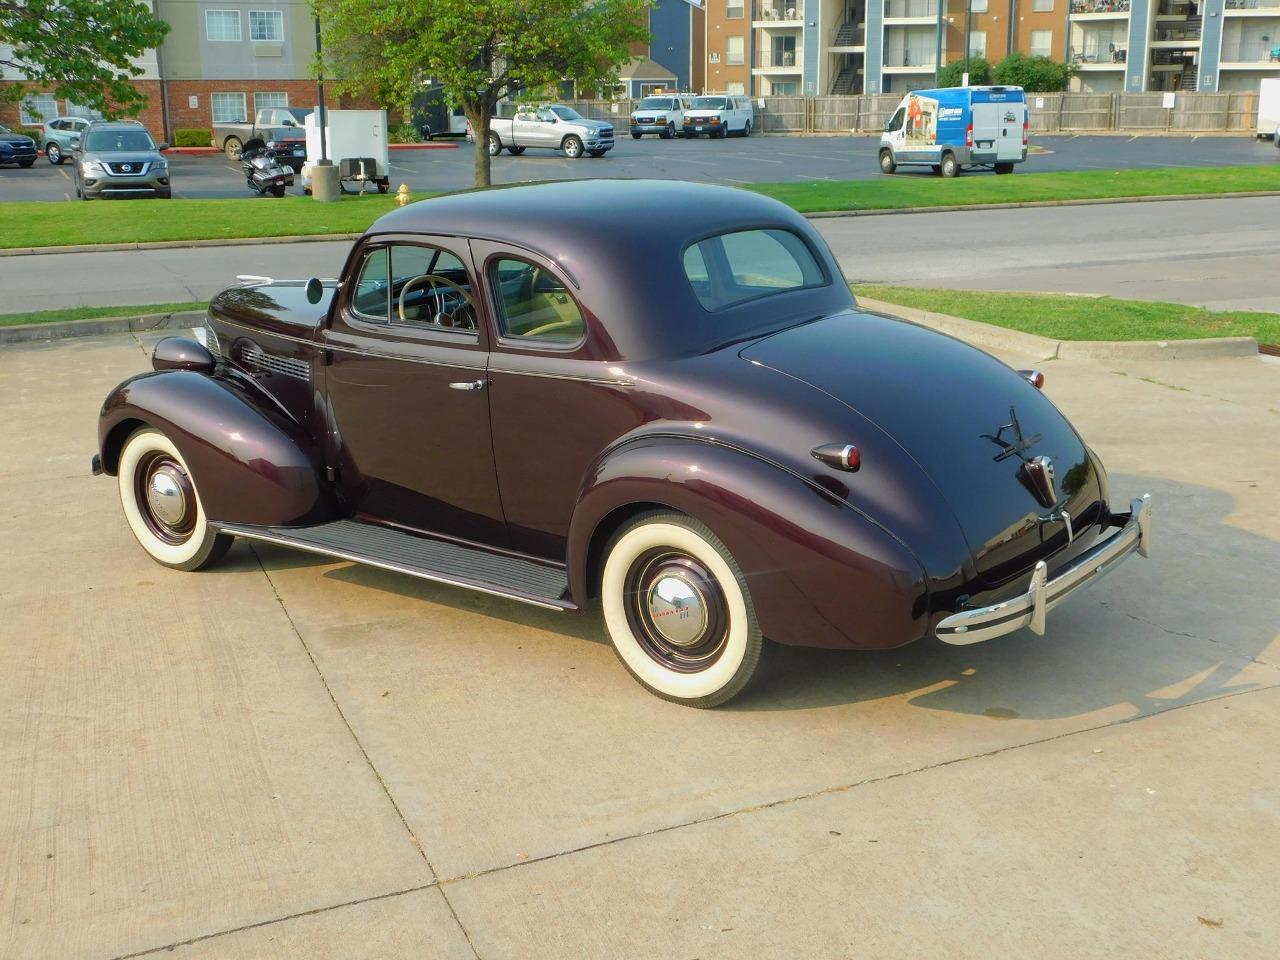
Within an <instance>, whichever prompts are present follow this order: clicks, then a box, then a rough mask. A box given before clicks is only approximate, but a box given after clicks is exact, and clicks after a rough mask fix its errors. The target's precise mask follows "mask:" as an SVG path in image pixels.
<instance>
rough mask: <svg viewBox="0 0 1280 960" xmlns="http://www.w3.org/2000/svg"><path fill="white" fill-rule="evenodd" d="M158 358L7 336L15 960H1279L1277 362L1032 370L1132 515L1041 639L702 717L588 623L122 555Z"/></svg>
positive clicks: (922, 655)
mask: <svg viewBox="0 0 1280 960" xmlns="http://www.w3.org/2000/svg"><path fill="white" fill-rule="evenodd" d="M153 342H154V338H152V337H148V336H144V337H141V338H134V337H131V336H118V337H107V338H97V339H85V340H79V341H72V342H66V343H61V344H36V345H28V346H21V347H4V348H0V381H2V382H3V383H4V384H5V392H6V401H7V408H6V416H5V417H4V418H3V420H0V449H3V450H4V451H5V455H4V457H3V458H0V505H2V506H0V543H3V544H5V546H6V549H5V550H4V551H2V552H0V657H2V658H3V661H2V662H3V663H4V664H5V666H4V669H3V670H0V731H3V735H2V736H0V958H3V960H19V958H21V960H39V958H56V960H81V958H83V960H114V958H124V957H139V956H150V955H153V954H155V955H160V954H163V955H164V956H173V957H175V958H179V960H182V958H186V960H191V958H218V960H222V958H239V957H243V958H250V957H252V958H266V957H281V958H285V957H289V958H295V957H302V956H305V957H315V958H324V957H332V958H350V957H362V958H374V957H403V956H423V957H474V958H484V960H491V958H503V957H513V958H514V957H519V958H529V957H538V958H555V957H565V958H582V957H600V958H606V957H607V958H622V957H637V958H652V957H703V958H711V957H727V958H728V957H732V958H741V957H773V956H777V957H783V956H786V957H852V956H858V957H901V956H904V955H908V954H909V955H920V956H939V957H948V958H957V960H963V958H970V957H972V958H983V960H987V958H991V957H1015V956H1016V957H1054V958H1057V957H1071V958H1073V960H1078V958H1094V957H1097V958H1112V957H1116V956H1159V957H1162V958H1182V957H1186V958H1192V957H1195V958H1205V957H1223V958H1226V957H1230V958H1233V960H1250V958H1259V960H1261V958H1268V960H1269V958H1271V957H1274V956H1275V950H1276V943H1277V942H1278V940H1280V886H1278V885H1277V884H1276V883H1275V879H1276V869H1275V865H1276V863H1277V862H1280V805H1278V802H1277V792H1276V783H1277V782H1280V752H1278V751H1277V750H1276V749H1275V744H1276V742H1277V740H1280V689H1278V688H1280V634H1278V633H1277V629H1278V626H1277V625H1278V624H1280V596H1278V595H1277V593H1276V591H1275V590H1274V589H1273V588H1272V584H1273V582H1274V572H1275V571H1276V570H1277V569H1280V506H1278V504H1280V443H1277V440H1278V439H1280V409H1277V402H1276V397H1277V396H1278V395H1280V390H1278V388H1280V365H1278V364H1276V363H1275V362H1273V361H1268V360H1265V359H1260V358H1252V359H1235V360H1215V361H1164V362H1147V363H1139V362H1126V363H1119V362H1116V361H1111V362H1089V361H1068V360H1062V361H1056V362H1054V363H1052V364H1050V365H1049V367H1048V370H1047V373H1048V378H1049V381H1048V386H1047V390H1048V392H1049V394H1050V395H1051V396H1052V398H1053V400H1054V401H1055V402H1056V403H1057V404H1059V405H1060V406H1061V407H1062V408H1063V410H1064V412H1065V413H1066V414H1067V415H1068V416H1069V417H1070V418H1071V419H1072V420H1073V422H1074V423H1075V425H1076V426H1077V427H1078V428H1079V429H1080V430H1081V432H1082V433H1083V435H1084V436H1086V437H1087V438H1088V439H1089V442H1090V444H1091V445H1092V446H1093V447H1094V448H1095V449H1096V450H1097V451H1098V453H1099V455H1100V456H1101V457H1102V459H1103V460H1104V461H1105V462H1106V463H1107V464H1108V466H1109V468H1110V471H1111V488H1112V492H1113V495H1115V496H1116V497H1119V498H1124V497H1128V496H1130V495H1132V494H1137V493H1141V492H1144V491H1149V492H1151V493H1152V494H1153V496H1154V498H1155V505H1156V507H1155V509H1156V524H1157V525H1156V532H1155V546H1156V554H1155V557H1154V558H1153V559H1152V560H1149V561H1143V560H1140V559H1137V558H1135V559H1133V560H1132V561H1129V562H1128V563H1126V564H1125V565H1124V566H1123V567H1122V568H1121V569H1119V570H1117V571H1116V572H1115V573H1113V574H1112V575H1111V576H1109V577H1108V578H1106V579H1104V580H1102V581H1100V582H1099V583H1097V584H1096V585H1094V586H1092V587H1091V588H1090V590H1089V591H1088V592H1086V593H1083V594H1081V595H1079V596H1078V597H1074V598H1072V600H1071V602H1070V603H1068V604H1066V605H1064V606H1062V607H1060V608H1058V609H1056V610H1054V611H1053V612H1052V613H1051V614H1050V630H1049V633H1048V635H1046V636H1045V637H1043V638H1039V637H1035V636H1032V635H1030V634H1026V633H1022V634H1017V635H1012V636H1009V637H1005V638H1001V639H999V640H996V641H991V642H989V643H986V644H980V645H976V646H972V647H945V646H943V645H941V644H936V643H926V642H922V643H919V644H916V645H913V646H910V647H907V648H903V649H901V650H898V651H893V652H889V653H884V654H852V653H838V652H831V651H803V650H784V651H782V653H781V656H780V657H779V659H778V662H777V664H776V668H775V671H776V672H775V674H774V677H773V679H772V680H771V681H770V682H768V683H766V684H764V685H763V686H762V687H761V689H759V690H758V691H757V692H755V693H754V694H752V695H750V696H748V697H746V698H744V699H742V700H740V701H736V702H735V703H733V704H731V705H729V706H728V707H727V708H725V709H721V710H716V711H710V712H700V711H694V710H689V709H685V708H681V707H677V706H674V705H671V704H668V703H665V702H663V701H660V700H657V699H655V698H653V697H651V696H649V695H647V694H645V693H644V692H643V691H642V690H641V689H640V688H639V687H638V686H637V685H636V684H634V682H633V681H632V680H631V679H630V678H629V677H628V676H627V675H626V673H625V672H624V671H623V670H622V669H621V667H620V666H619V665H618V663H617V662H616V660H615V658H614V657H613V655H612V653H611V651H610V650H609V648H608V647H607V646H606V645H605V644H604V643H603V642H602V629H601V626H600V624H599V622H598V621H597V619H596V618H595V616H594V615H588V616H586V617H583V618H580V619H571V618H567V617H562V616H558V615H555V614H551V613H544V612H541V611H538V610H535V609H533V608H529V607H524V606H519V605H516V604H512V603H508V602H505V601H500V600H495V599H491V598H485V597H482V596H480V595H476V594H469V593H463V592H457V591H454V590H451V589H449V588H445V587H439V586H435V585H432V584H427V583H423V582H419V581H413V580H407V579H403V578H398V577H396V576H394V575H392V574H389V573H383V572H379V571H375V570H370V569H364V568H359V567H354V566H351V565H349V564H345V563H331V562H328V561H326V560H322V559H318V558H314V557H308V556H304V555H300V554H295V553H290V552H286V551H284V550H280V549H276V548H272V547H269V546H262V545H255V546H250V545H248V544H245V543H240V544H237V545H236V546H235V547H234V548H233V549H232V552H231V553H230V554H229V556H228V557H227V559H226V561H225V562H224V563H223V565H222V566H220V567H219V568H217V569H216V570H213V571H209V572H206V573H201V574H182V573H176V572H172V571H169V570H166V569H164V568H161V567H159V566H157V565H156V564H154V563H152V562H151V561H150V560H148V559H146V557H145V556H144V555H143V553H142V551H141V550H140V549H139V548H138V547H137V546H136V544H135V543H134V542H133V541H132V539H131V536H130V534H129V532H128V529H127V527H126V526H125V523H124V521H123V519H122V517H121V513H120V509H119V503H118V499H117V494H116V490H115V488H114V486H113V483H112V482H111V481H110V480H108V479H106V478H94V477H91V476H89V475H88V469H87V468H88V459H89V455H90V454H91V453H92V452H93V451H92V444H93V426H94V422H95V417H96V414H97V410H98V407H99V405H100V403H101V401H102V397H103V396H104V395H105V393H106V392H107V391H108V390H109V389H110V388H111V387H112V386H113V385H114V384H115V383H116V382H118V381H119V380H121V379H123V378H124V377H127V376H129V375H131V374H133V373H135V372H138V371H140V370H143V369H146V367H147V353H148V349H149V347H150V346H151V344H152V343H153ZM1008 359H1010V360H1011V361H1014V362H1016V361H1017V359H1018V358H1017V357H1009V358H1008ZM922 390H927V384H922Z"/></svg>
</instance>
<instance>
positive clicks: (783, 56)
mask: <svg viewBox="0 0 1280 960" xmlns="http://www.w3.org/2000/svg"><path fill="white" fill-rule="evenodd" d="M800 59H801V58H800V55H799V52H798V51H796V50H774V49H771V48H768V47H766V48H765V49H764V50H761V51H760V56H759V62H758V63H757V66H760V67H795V68H796V69H797V70H799V69H800Z"/></svg>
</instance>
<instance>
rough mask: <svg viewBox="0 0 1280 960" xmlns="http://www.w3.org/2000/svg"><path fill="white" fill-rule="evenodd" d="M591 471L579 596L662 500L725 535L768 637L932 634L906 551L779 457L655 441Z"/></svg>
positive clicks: (580, 538)
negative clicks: (636, 521)
mask: <svg viewBox="0 0 1280 960" xmlns="http://www.w3.org/2000/svg"><path fill="white" fill-rule="evenodd" d="M589 478H590V479H589V481H588V483H587V485H586V487H585V489H584V490H583V491H582V493H581V495H580V497H579V500H578V505H577V508H576V509H575V511H574V514H573V519H572V521H571V523H570V529H569V548H568V562H569V577H570V589H571V591H572V594H573V596H574V597H576V598H578V599H579V600H580V601H583V600H585V599H586V598H587V597H588V596H590V595H591V594H592V592H593V590H594V587H595V583H594V582H593V578H596V577H598V575H599V570H600V565H601V564H602V562H603V551H604V549H605V547H606V546H607V540H608V539H609V537H610V536H611V535H612V532H613V531H614V530H616V529H617V527H618V526H619V525H620V524H621V522H625V520H626V519H627V518H628V517H629V516H632V515H634V514H635V512H636V510H637V509H643V505H655V506H661V507H668V508H671V509H674V510H678V511H680V512H682V513H686V514H688V515H689V516H692V517H695V518H696V519H698V520H701V521H702V522H703V523H705V524H706V525H707V526H708V527H710V528H711V530H712V531H713V532H714V533H715V534H716V535H717V536H718V537H719V538H720V539H721V540H722V541H723V542H724V544H725V546H726V547H727V548H728V549H729V552H730V553H731V554H732V555H733V557H734V559H735V560H736V561H737V563H738V566H739V567H740V568H741V570H742V572H743V574H744V576H745V577H746V580H747V584H748V587H749V589H750V592H751V597H752V601H753V603H754V606H755V610H756V616H757V619H758V620H759V623H760V627H761V630H762V632H763V633H764V635H765V636H767V637H769V638H770V639H773V640H776V641H778V642H781V643H789V644H797V645H801V646H823V647H861V648H888V647H895V646H900V645H901V644H904V643H908V642H910V641H911V640H915V639H918V638H920V637H922V636H924V635H925V634H926V632H927V628H928V609H929V605H928V586H927V581H926V577H925V573H924V570H923V568H922V566H921V564H920V562H919V561H918V560H917V559H916V557H915V556H914V555H913V554H912V552H911V551H910V550H909V549H908V548H907V546H906V545H905V544H903V543H902V542H901V541H900V540H898V539H897V538H896V537H895V536H894V535H893V534H892V533H891V532H890V531H888V530H886V529H884V528H883V527H881V526H880V525H878V524H877V523H875V522H874V521H873V520H871V519H870V518H868V517H866V516H864V515H863V514H861V513H859V512H858V511H856V510H854V509H852V508H851V507H849V506H848V504H846V503H843V502H842V501H840V500H839V499H838V498H836V497H834V496H832V495H831V494H829V493H827V492H826V491H823V490H821V489H820V488H818V487H816V486H814V485H812V484H810V483H808V482H806V481H805V480H804V479H803V478H801V477H799V476H797V475H796V474H794V473H791V472H790V471H788V470H786V469H785V468H784V467H782V466H780V465H778V464H774V463H771V462H768V461H765V460H762V459H759V458H757V457H755V456H752V455H751V454H749V453H747V452H745V451H743V450H740V449H738V448H735V447H731V446H727V445H724V444H719V443H715V442H707V441H702V440H698V439H696V438H683V437H674V436H658V437H655V436H649V437H644V438H638V439H636V440H632V441H630V442H628V443H625V444H623V445H621V446H619V447H617V448H614V449H613V450H612V451H609V452H607V453H606V454H605V455H604V456H603V457H602V459H601V460H600V462H598V463H597V464H596V465H595V467H594V469H593V470H592V471H591V472H590V473H589Z"/></svg>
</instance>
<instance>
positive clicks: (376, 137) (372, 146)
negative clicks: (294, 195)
mask: <svg viewBox="0 0 1280 960" xmlns="http://www.w3.org/2000/svg"><path fill="white" fill-rule="evenodd" d="M319 116H320V111H319V110H313V111H312V112H311V113H309V114H307V118H306V120H305V121H304V122H303V129H304V130H305V131H306V135H307V162H306V163H304V164H303V165H302V189H303V192H304V193H310V192H311V168H312V167H313V166H314V165H315V163H316V161H318V160H319V159H320V125H319V122H318V118H319ZM325 155H326V156H327V157H328V158H329V160H330V161H332V162H333V164H334V166H336V167H337V168H338V186H339V187H340V188H341V190H342V192H343V193H363V192H364V191H365V189H366V188H367V187H369V186H373V187H376V188H377V190H378V192H379V193H386V192H387V189H388V185H389V183H390V181H389V180H388V177H389V176H390V173H391V165H390V159H389V151H388V149H387V111H385V110H329V109H327V108H326V109H325ZM353 184H354V185H356V186H355V188H354V189H353V188H352V185H353Z"/></svg>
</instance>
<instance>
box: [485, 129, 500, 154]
mask: <svg viewBox="0 0 1280 960" xmlns="http://www.w3.org/2000/svg"><path fill="white" fill-rule="evenodd" d="M485 144H486V145H487V146H488V149H489V156H491V157H496V156H497V155H498V154H500V153H501V152H502V141H501V140H499V139H498V135H497V134H496V133H491V134H489V136H488V137H487V138H485Z"/></svg>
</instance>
